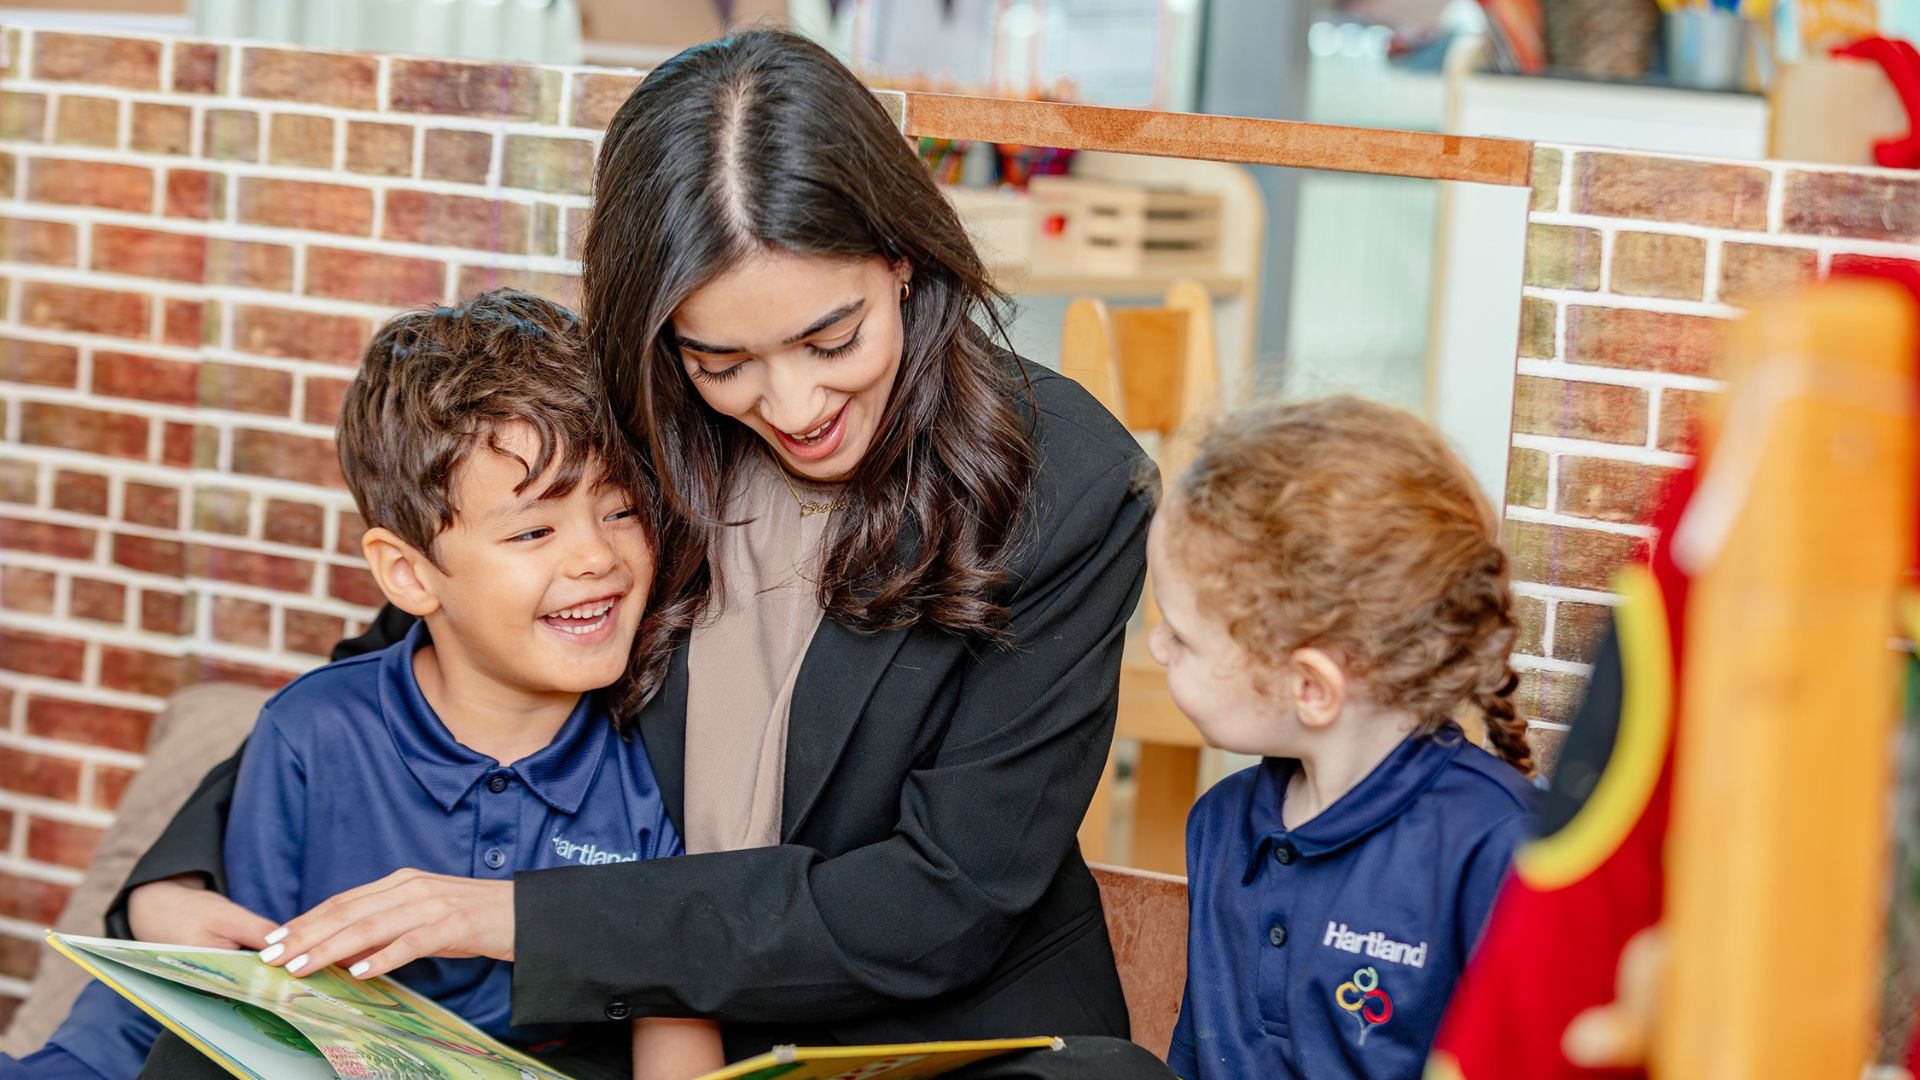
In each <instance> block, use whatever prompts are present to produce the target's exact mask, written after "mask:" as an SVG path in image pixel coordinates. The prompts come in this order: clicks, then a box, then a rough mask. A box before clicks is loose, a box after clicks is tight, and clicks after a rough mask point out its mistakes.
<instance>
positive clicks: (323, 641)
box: [282, 609, 347, 656]
mask: <svg viewBox="0 0 1920 1080" xmlns="http://www.w3.org/2000/svg"><path fill="white" fill-rule="evenodd" d="M284 620H285V621H284V626H285V632H284V633H283V634H282V644H283V645H284V646H285V647H286V649H287V651H288V652H297V653H305V654H307V655H308V656H328V655H330V654H331V653H332V652H333V647H334V645H335V644H337V643H338V642H339V641H340V639H342V638H344V637H346V636H347V621H346V620H345V619H342V618H340V617H339V616H337V615H322V614H320V613H319V612H317V611H298V610H294V609H288V610H287V611H286V613H285V616H284Z"/></svg>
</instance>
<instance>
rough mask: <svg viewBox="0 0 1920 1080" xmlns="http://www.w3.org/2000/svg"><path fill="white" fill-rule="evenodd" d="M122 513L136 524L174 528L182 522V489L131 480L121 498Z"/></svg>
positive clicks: (157, 527) (158, 527)
mask: <svg viewBox="0 0 1920 1080" xmlns="http://www.w3.org/2000/svg"><path fill="white" fill-rule="evenodd" d="M120 514H121V516H122V517H124V518H126V519H127V520H128V521H130V522H132V523H133V524H135V525H149V526H152V527H153V528H156V529H171V528H174V527H176V526H178V525H179V524H180V489H179V488H175V487H167V486H166V485H164V484H143V483H141V482H140V481H138V480H129V481H127V484H126V491H125V492H124V494H123V495H122V498H121V505H120Z"/></svg>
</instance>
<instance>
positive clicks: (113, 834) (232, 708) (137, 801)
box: [0, 683, 272, 1057]
mask: <svg viewBox="0 0 1920 1080" xmlns="http://www.w3.org/2000/svg"><path fill="white" fill-rule="evenodd" d="M270 696H272V691H269V690H261V689H257V688H255V687H251V686H238V685H235V684H232V683H208V684H206V685H203V686H193V687H188V688H187V689H185V690H182V691H180V692H179V693H178V694H175V695H174V696H173V699H172V700H170V701H169V702H167V707H166V709H165V710H163V711H162V712H161V713H160V716H159V718H158V719H157V720H156V721H155V722H154V727H153V737H152V739H151V740H150V741H149V743H148V745H147V764H146V767H145V768H143V769H141V770H140V775H138V776H136V777H134V779H133V783H131V784H129V785H127V791H126V795H125V796H124V797H123V798H122V799H121V802H120V811H119V816H118V817H116V818H115V819H114V822H113V825H112V827H111V828H109V829H108V830H107V834H106V836H104V837H102V838H101V841H100V847H99V850H98V851H96V852H95V853H94V856H93V862H92V864H91V865H89V866H88V867H87V874H86V877H85V878H84V879H82V881H81V882H80V887H79V888H77V889H75V890H74V891H73V895H72V896H71V897H70V898H68V900H67V906H66V907H65V908H64V909H63V910H62V911H61V912H60V920H59V922H57V923H55V924H54V925H55V926H56V927H57V928H58V929H59V930H61V931H62V932H64V933H71V934H93V935H98V934H101V933H103V932H104V930H105V919H106V915H107V904H108V903H110V902H112V900H113V894H114V893H116V892H118V891H119V889H120V885H121V883H122V882H124V881H125V880H126V879H127V875H128V874H130V873H132V872H133V864H134V862H135V861H136V860H138V859H139V858H140V856H141V854H143V853H144V852H145V851H146V850H147V848H148V847H149V846H151V845H152V844H153V842H154V840H155V839H157V838H158V837H159V835H160V830H161V829H163V828H165V827H166V824H167V822H168V821H169V820H171V819H172V818H173V815H174V812H175V811H177V810H179V809H180V804H181V803H184V802H186V801H187V796H188V795H191V794H193V789H194V788H195V787H197V786H199V784H200V779H201V777H203V776H205V775H206V772H207V770H208V769H211V768H213V766H214V765H215V764H217V763H218V762H220V761H222V760H223V759H225V758H226V757H227V756H228V755H230V754H232V753H233V751H234V748H235V747H237V746H239V745H240V740H242V739H244V738H246V736H247V733H248V732H250V731H252V730H253V721H254V718H255V717H257V716H258V715H259V714H260V706H261V705H262V704H264V703H265V702H266V700H267V698H268V697H270ZM40 952H41V956H40V967H39V969H38V971H37V972H36V973H35V974H34V977H33V985H32V986H31V987H30V988H29V990H28V992H27V1000H26V1001H25V1002H23V1003H22V1004H21V1006H20V1008H19V1010H18V1011H17V1012H15V1013H14V1017H13V1024H12V1025H11V1026H10V1027H8V1029H7V1034H6V1037H5V1038H4V1039H0V1051H4V1052H5V1053H8V1054H12V1055H14V1056H16V1057H19V1056H23V1055H25V1054H30V1053H32V1052H33V1051H35V1050H38V1049H39V1048H40V1046H41V1044H42V1043H44V1042H46V1041H47V1036H49V1035H51V1034H53V1029H54V1028H56V1027H58V1026H60V1021H61V1020H64V1019H65V1018H66V1015H67V1010H68V1009H69V1008H71V1007H72V1005H73V999H74V997H75V996H76V995H78V994H79V993H80V989H81V987H84V986H85V985H86V984H87V979H88V976H87V973H86V972H84V971H81V970H80V969H79V968H78V967H77V966H75V965H74V964H73V963H72V962H71V961H69V960H67V959H66V958H64V957H61V956H59V955H56V954H55V953H54V952H53V951H52V950H51V949H48V948H47V947H46V946H44V945H42V946H41V947H40Z"/></svg>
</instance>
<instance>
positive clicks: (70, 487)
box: [53, 469, 113, 517]
mask: <svg viewBox="0 0 1920 1080" xmlns="http://www.w3.org/2000/svg"><path fill="white" fill-rule="evenodd" d="M112 487H113V482H112V481H110V480H108V479H107V478H106V477H104V476H102V475H100V474H99V473H86V472H75V471H74V470H72V469H61V470H60V471H58V472H56V473H54V474H53V505H54V508H55V509H59V510H67V511H71V512H72V513H75V514H92V515H94V516H95V517H101V516H104V515H105V514H106V512H107V498H108V494H109V492H110V490H111V489H112Z"/></svg>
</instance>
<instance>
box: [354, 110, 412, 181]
mask: <svg viewBox="0 0 1920 1080" xmlns="http://www.w3.org/2000/svg"><path fill="white" fill-rule="evenodd" d="M347 168H348V170H349V171H352V172H357V173H369V174H371V175H374V176H412V175H413V128H412V127H410V126H408V125H406V124H376V123H369V122H365V121H360V120H352V121H349V122H348V123H347Z"/></svg>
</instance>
